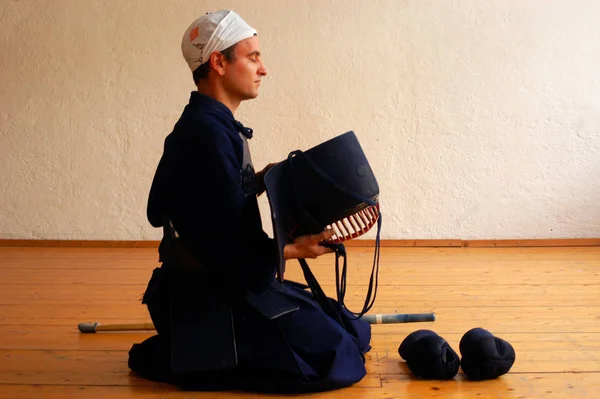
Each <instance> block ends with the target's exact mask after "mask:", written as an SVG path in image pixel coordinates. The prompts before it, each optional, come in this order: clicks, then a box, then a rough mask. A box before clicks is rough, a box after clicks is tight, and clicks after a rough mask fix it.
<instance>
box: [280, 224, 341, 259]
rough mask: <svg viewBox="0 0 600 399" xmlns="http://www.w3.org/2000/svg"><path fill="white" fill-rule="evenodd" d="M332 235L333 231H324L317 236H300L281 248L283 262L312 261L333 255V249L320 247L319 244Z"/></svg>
mask: <svg viewBox="0 0 600 399" xmlns="http://www.w3.org/2000/svg"><path fill="white" fill-rule="evenodd" d="M333 235H334V232H333V230H325V231H323V232H322V233H319V234H312V235H304V236H300V237H298V238H296V239H295V240H294V242H293V243H291V244H287V245H286V246H285V247H284V248H283V257H284V259H285V260H288V259H314V258H317V257H319V256H321V255H325V254H329V253H333V249H331V248H328V247H325V246H323V245H320V243H321V242H323V241H326V240H328V239H330V238H331V237H332V236H333Z"/></svg>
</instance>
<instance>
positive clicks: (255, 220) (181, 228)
mask: <svg viewBox="0 0 600 399" xmlns="http://www.w3.org/2000/svg"><path fill="white" fill-rule="evenodd" d="M195 130H196V129H195ZM236 145H237V144H236V143H234V142H232V137H231V136H230V135H228V134H227V133H226V132H223V131H220V129H218V128H217V127H215V126H210V125H206V124H203V125H202V126H200V129H197V131H194V132H192V133H191V134H186V135H185V138H184V139H183V140H181V142H180V146H179V151H178V153H179V154H181V155H180V156H181V157H182V158H181V159H180V160H179V162H177V164H178V165H179V168H180V170H178V171H176V173H175V174H176V176H177V178H176V184H175V187H176V188H175V190H176V191H177V193H176V195H175V196H174V198H176V202H175V204H174V205H175V209H174V212H173V215H174V216H173V224H174V225H175V228H176V230H177V231H178V232H179V233H180V235H181V236H182V238H184V241H186V242H188V243H189V245H190V249H191V250H192V252H194V254H195V255H196V256H197V257H198V259H199V260H200V261H202V262H204V263H205V264H206V265H208V266H209V267H210V268H214V269H215V271H217V272H218V273H222V274H223V275H225V276H228V279H232V280H235V281H236V282H237V283H238V284H239V285H242V286H245V287H247V288H250V289H252V290H253V291H256V292H260V291H262V290H264V289H266V288H267V287H268V285H269V284H270V281H271V279H272V276H273V275H274V273H275V267H276V263H277V246H276V243H275V240H273V239H271V238H269V236H268V235H267V234H266V233H265V232H264V230H263V229H262V225H261V223H260V215H259V214H258V212H259V211H258V207H257V206H256V198H255V197H254V198H250V199H248V198H247V197H246V193H245V192H244V190H243V187H242V176H241V173H240V161H239V158H238V156H239V155H238V154H237V153H236Z"/></svg>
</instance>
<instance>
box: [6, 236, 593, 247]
mask: <svg viewBox="0 0 600 399" xmlns="http://www.w3.org/2000/svg"><path fill="white" fill-rule="evenodd" d="M159 242H160V241H157V240H146V241H143V240H142V241H127V240H19V239H14V240H13V239H0V247H55V248H77V247H79V248H157V247H158V244H159ZM344 245H345V246H346V247H374V246H375V240H353V241H348V242H346V243H345V244H344ZM595 246H600V238H567V239H553V238H552V239H523V240H520V239H519V240H381V247H423V248H427V247H429V248H439V247H457V248H460V247H463V248H465V247H469V248H510V247H595Z"/></svg>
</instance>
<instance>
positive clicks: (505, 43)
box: [0, 0, 600, 240]
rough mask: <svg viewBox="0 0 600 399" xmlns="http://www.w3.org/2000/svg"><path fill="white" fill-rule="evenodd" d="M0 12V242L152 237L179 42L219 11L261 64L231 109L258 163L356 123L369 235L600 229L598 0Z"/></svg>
mask: <svg viewBox="0 0 600 399" xmlns="http://www.w3.org/2000/svg"><path fill="white" fill-rule="evenodd" d="M1 5H2V7H1V8H0V24H1V26H2V35H1V36H0V43H1V46H2V53H1V54H2V62H1V64H0V71H1V78H2V82H1V85H0V87H1V89H0V90H1V103H0V134H1V136H0V148H1V151H2V156H1V158H0V183H1V186H0V202H1V204H2V205H1V207H0V238H22V239H28V238H39V239H108V240H130V239H131V240H143V239H158V238H160V231H159V230H155V229H153V228H151V227H150V226H149V224H148V223H147V221H146V219H145V209H146V199H147V193H148V189H149V186H150V183H151V179H152V176H153V173H154V169H155V166H156V163H157V162H158V159H159V157H160V154H161V150H162V144H163V140H164V137H165V136H166V135H167V134H168V133H169V132H170V129H171V127H172V125H173V123H174V122H175V121H176V120H177V118H178V117H179V114H180V111H181V110H182V107H183V106H184V105H185V104H186V103H187V100H188V98H189V92H190V90H192V89H193V84H192V80H191V77H190V74H189V71H188V69H187V65H186V64H185V62H184V60H183V58H182V56H181V54H180V40H181V36H182V34H183V32H184V31H185V29H186V28H187V26H188V25H189V23H191V21H192V20H194V19H195V18H196V17H197V16H199V15H201V14H203V13H205V12H207V11H209V10H214V9H219V8H233V9H235V10H236V11H237V12H239V13H240V14H241V15H242V16H243V17H244V18H245V19H246V20H247V21H248V22H249V23H250V24H252V25H253V26H254V27H255V28H257V29H258V31H259V34H260V38H261V44H262V50H263V52H264V60H265V62H266V65H267V68H268V71H269V76H268V78H267V79H265V81H264V83H263V85H262V86H261V94H260V97H259V99H257V100H255V101H253V102H249V103H245V104H244V105H243V106H242V107H241V109H240V111H239V114H238V115H237V116H238V118H239V119H240V120H242V121H243V123H244V124H245V125H246V126H250V127H252V128H254V130H255V138H254V139H253V140H252V141H251V145H252V150H253V157H254V161H255V164H256V166H257V167H262V166H263V165H264V164H266V163H267V162H273V161H278V160H281V159H283V158H284V157H285V156H286V155H287V153H288V152H289V151H291V150H294V149H298V148H300V149H307V148H309V147H311V146H313V145H316V144H318V143H319V142H321V141H323V140H325V139H328V138H330V137H333V136H334V135H337V134H340V133H343V132H345V131H347V130H354V131H355V132H356V133H357V134H358V135H359V138H360V140H361V142H362V144H363V147H364V149H365V151H366V153H367V155H368V157H369V159H370V162H371V164H372V167H373V169H374V170H375V172H376V175H377V177H378V180H379V183H380V186H381V195H382V210H383V212H384V217H385V219H384V228H383V238H389V239H404V238H412V239H427V238H462V239H477V238H481V239H484V238H486V239H494V238H498V239H500V238H563V237H599V236H600V24H598V16H600V2H598V1H594V0H589V1H584V0H578V1H574V2H570V1H566V0H562V1H558V0H554V1H542V0H510V1H478V0H462V1H447V0H430V1H422V0H419V1H417V0H415V1H402V0H378V1H368V2H367V1H360V0H310V1H306V0H303V1H297V0H284V1H282V0H262V1H257V0H253V1H252V2H250V1H242V0H240V1H192V0H180V1H176V2H165V1H157V0H137V1H131V0H126V1H121V0H88V1H81V0H53V1H38V0H21V1H10V0H2V1H1ZM267 206H268V204H267V202H266V199H265V198H262V200H261V208H262V210H263V213H264V215H263V220H264V221H265V224H266V226H265V229H266V230H267V231H268V232H271V226H270V220H269V215H268V208H267ZM371 233H372V232H371ZM368 238H373V234H369V236H368Z"/></svg>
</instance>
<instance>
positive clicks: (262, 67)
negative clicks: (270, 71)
mask: <svg viewBox="0 0 600 399" xmlns="http://www.w3.org/2000/svg"><path fill="white" fill-rule="evenodd" d="M258 74H259V75H261V76H267V69H266V68H265V65H264V64H263V63H262V62H261V63H260V68H259V69H258Z"/></svg>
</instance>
